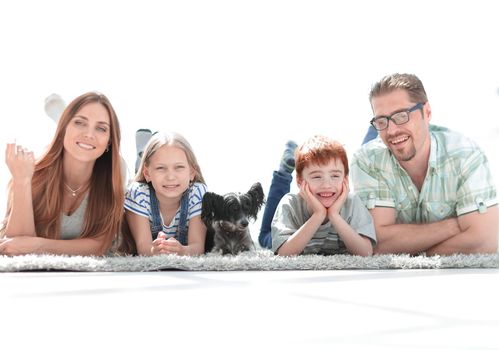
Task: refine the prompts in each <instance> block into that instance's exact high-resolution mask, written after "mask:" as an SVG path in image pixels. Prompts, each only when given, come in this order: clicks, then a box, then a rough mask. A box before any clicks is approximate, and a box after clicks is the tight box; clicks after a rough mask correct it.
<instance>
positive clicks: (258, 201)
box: [248, 182, 265, 219]
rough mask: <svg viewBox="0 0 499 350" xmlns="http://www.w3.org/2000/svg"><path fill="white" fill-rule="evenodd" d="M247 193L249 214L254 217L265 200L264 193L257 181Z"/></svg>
mask: <svg viewBox="0 0 499 350" xmlns="http://www.w3.org/2000/svg"><path fill="white" fill-rule="evenodd" d="M248 195H249V196H250V198H251V210H250V216H252V217H253V218H255V219H256V217H257V215H258V212H259V211H260V208H261V207H262V205H263V203H264V202H265V195H264V194H263V188H262V185H261V184H260V183H259V182H257V183H255V184H253V186H251V188H250V190H249V191H248Z"/></svg>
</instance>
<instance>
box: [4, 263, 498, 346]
mask: <svg viewBox="0 0 499 350" xmlns="http://www.w3.org/2000/svg"><path fill="white" fill-rule="evenodd" d="M498 286H499V269H491V270H487V269H481V270H459V269H455V270H389V271H288V272H150V273H66V272H54V273H42V272H39V273H12V274H10V273H4V274H0V297H1V300H2V301H3V302H2V303H1V305H2V306H1V309H0V315H1V320H2V321H1V324H2V327H1V328H0V329H1V330H0V349H32V348H33V349H49V348H50V349H105V348H107V349H152V348H161V349H168V348H172V347H175V349H184V348H190V349H196V348H198V349H241V348H242V349H260V348H261V349H269V348H276V349H289V348H291V349H295V348H296V349H301V348H303V349H333V348H335V349H499V335H498V332H499V301H498V296H499V288H498ZM195 346H198V347H195Z"/></svg>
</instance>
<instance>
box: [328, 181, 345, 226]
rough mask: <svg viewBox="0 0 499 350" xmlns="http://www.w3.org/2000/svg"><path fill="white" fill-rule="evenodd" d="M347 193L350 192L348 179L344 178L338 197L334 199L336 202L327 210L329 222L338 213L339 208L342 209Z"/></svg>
mask: <svg viewBox="0 0 499 350" xmlns="http://www.w3.org/2000/svg"><path fill="white" fill-rule="evenodd" d="M348 192H350V186H349V184H348V178H344V179H343V184H342V186H341V193H340V195H339V196H338V198H336V201H335V202H334V203H333V205H331V206H330V207H329V208H328V210H327V215H328V217H329V220H331V218H332V217H333V216H334V215H337V214H339V213H340V210H341V208H342V207H343V205H344V204H345V201H346V200H347V197H348Z"/></svg>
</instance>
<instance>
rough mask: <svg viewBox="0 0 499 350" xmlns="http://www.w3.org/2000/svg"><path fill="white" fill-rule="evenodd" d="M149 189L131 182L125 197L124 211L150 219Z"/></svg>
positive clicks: (139, 183) (144, 185)
mask: <svg viewBox="0 0 499 350" xmlns="http://www.w3.org/2000/svg"><path fill="white" fill-rule="evenodd" d="M149 196H150V194H149V187H148V186H147V184H144V183H141V182H133V183H132V184H131V185H130V187H129V188H128V190H127V192H126V195H125V209H126V210H129V211H131V212H132V213H134V214H137V215H140V216H144V217H146V218H150V216H151V215H150V211H151V205H150V200H149Z"/></svg>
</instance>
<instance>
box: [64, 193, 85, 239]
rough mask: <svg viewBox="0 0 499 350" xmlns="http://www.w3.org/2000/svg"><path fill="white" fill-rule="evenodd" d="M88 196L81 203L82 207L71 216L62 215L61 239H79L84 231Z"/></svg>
mask: <svg viewBox="0 0 499 350" xmlns="http://www.w3.org/2000/svg"><path fill="white" fill-rule="evenodd" d="M87 203H88V196H85V198H84V199H83V200H82V201H81V204H80V206H79V207H78V209H76V210H75V212H74V213H73V214H71V215H69V216H68V215H66V214H64V213H62V214H61V215H62V217H61V239H75V238H78V237H79V236H80V234H81V232H82V231H83V219H84V217H85V212H86V210H87Z"/></svg>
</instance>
